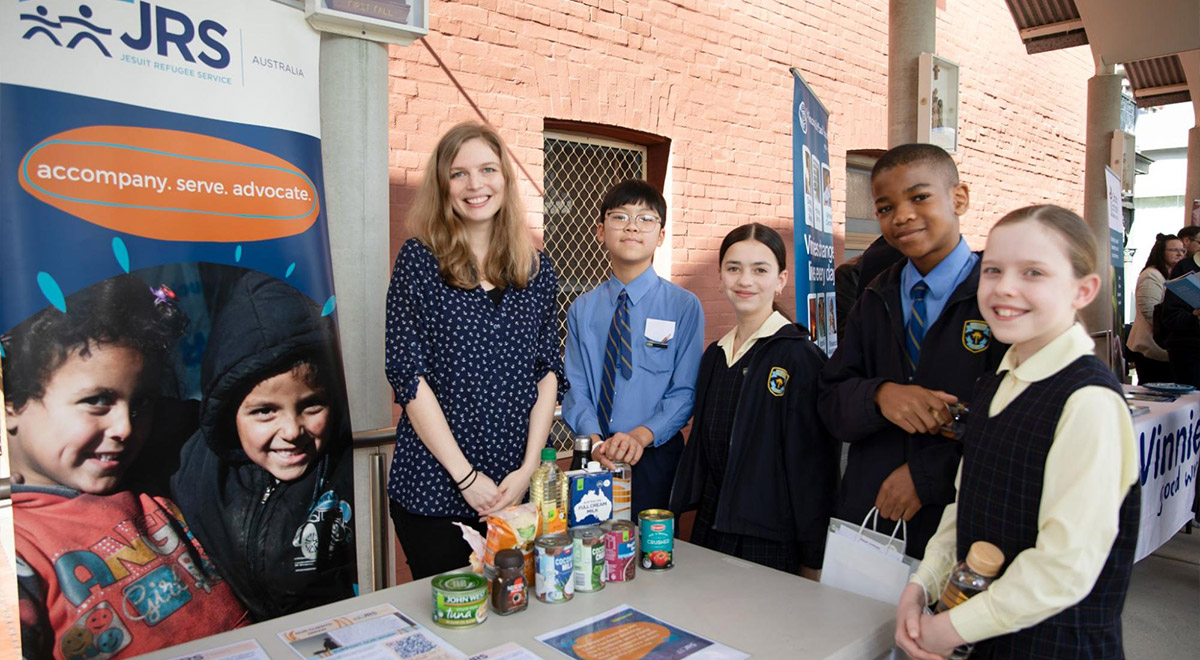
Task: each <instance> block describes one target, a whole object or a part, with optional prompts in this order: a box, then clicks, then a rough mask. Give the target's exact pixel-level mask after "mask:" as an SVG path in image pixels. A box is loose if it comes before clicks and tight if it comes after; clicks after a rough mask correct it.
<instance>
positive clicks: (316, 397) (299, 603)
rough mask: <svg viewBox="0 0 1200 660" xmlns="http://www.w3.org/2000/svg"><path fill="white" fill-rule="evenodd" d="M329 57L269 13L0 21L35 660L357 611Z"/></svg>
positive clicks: (0, 90) (0, 282) (12, 335)
mask: <svg viewBox="0 0 1200 660" xmlns="http://www.w3.org/2000/svg"><path fill="white" fill-rule="evenodd" d="M319 47H320V40H319V35H318V34H317V33H316V32H314V31H313V30H312V29H311V28H310V27H309V25H308V24H307V23H306V22H305V20H304V16H303V13H302V12H299V11H297V10H295V9H294V8H289V7H286V6H284V5H281V4H279V3H276V2H272V1H270V0H254V1H247V0H205V1H203V2H202V1H199V0H191V1H188V0H155V1H153V2H150V1H146V0H136V1H135V0H86V1H85V2H80V1H79V0H0V49H2V50H0V226H2V227H3V238H2V239H0V273H2V275H0V349H2V351H0V352H2V353H3V354H4V355H3V357H4V386H5V398H6V413H7V420H6V428H7V430H8V438H9V445H10V446H9V452H8V456H6V458H7V459H8V460H9V462H10V468H11V469H12V470H13V471H15V472H19V473H22V474H23V475H24V476H25V477H26V486H25V487H18V488H17V489H15V490H14V494H13V503H14V521H15V526H16V533H17V541H16V545H17V550H18V554H19V555H20V562H19V565H18V578H19V581H20V586H21V597H22V598H23V599H24V600H23V602H22V625H23V631H22V635H23V640H24V642H25V644H26V645H29V644H34V645H35V646H33V647H32V648H29V647H28V646H27V648H26V654H27V655H35V656H38V657H42V654H43V653H46V654H48V653H49V652H50V651H51V649H52V650H53V653H54V655H55V656H56V657H65V658H75V657H79V658H83V657H87V658H93V659H101V660H102V659H104V658H110V657H117V656H122V657H124V656H132V655H136V654H137V653H141V652H144V651H148V650H152V649H154V648H159V647H164V646H170V645H173V644H176V643H180V642H183V641H187V640H188V639H191V638H195V637H200V636H204V635H208V634H213V633H215V632H220V631H221V629H223V628H228V627H230V626H232V625H236V624H237V623H238V622H241V621H246V620H251V619H257V620H261V619H264V618H271V617H273V616H276V615H279V614H283V613H286V612H287V611H294V610H297V609H304V608H307V607H311V606H314V605H316V604H320V603H323V602H329V601H331V600H336V599H338V598H341V597H345V596H350V595H353V590H354V582H355V581H356V580H355V578H354V575H355V571H354V565H353V562H354V539H353V538H352V531H351V530H352V529H353V522H352V520H351V519H352V513H353V512H352V503H353V497H352V490H351V488H352V475H351V474H350V470H351V466H352V461H351V457H350V450H351V447H350V433H349V429H350V428H351V427H350V423H349V420H348V419H347V417H348V411H347V409H346V405H345V391H344V379H343V374H342V366H341V357H340V354H339V348H338V342H337V331H336V325H335V319H336V315H335V314H334V310H335V307H336V299H335V297H334V290H333V281H332V268H331V263H330V253H329V238H328V230H327V227H326V222H325V213H324V208H323V204H322V201H323V198H324V195H323V182H322V172H321V143H320V121H319V116H318V107H319V104H318V101H319V98H318V94H319V87H318V78H317V74H318V57H319ZM163 285H165V286H163ZM164 351H165V354H164ZM68 388H75V389H71V390H70V391H69V394H70V395H71V396H72V397H74V398H71V399H67V400H64V401H60V400H59V398H58V395H59V394H62V393H63V392H64V391H67V390H68ZM56 406H61V407H60V408H59V409H56V408H55V407H56ZM68 421H71V424H68V423H67V422H68ZM56 423H57V426H56V425H55V424H56ZM217 466H220V467H219V468H218V467H217ZM231 475H237V477H236V478H234V477H233V476H231ZM239 489H240V490H239ZM218 501H219V502H220V503H221V504H220V505H219V506H218V505H216V504H215V503H216V502H218ZM253 505H258V509H255V506H253ZM268 510H269V511H270V515H266V514H262V515H260V514H259V513H255V511H259V512H260V513H261V512H264V511H268ZM67 521H69V522H70V524H63V523H64V522H67ZM243 532H244V535H243ZM193 537H194V538H193ZM235 537H236V538H235ZM247 539H250V540H247ZM200 546H202V548H201V547H200ZM218 568H219V569H220V570H219V573H218V571H217V570H215V569H218ZM27 605H29V607H28V608H27V607H26V606H27ZM243 606H244V607H245V609H243ZM247 610H248V611H249V612H250V616H249V617H246V615H245V612H246V611H247ZM27 612H28V613H30V615H29V616H28V617H26V616H25V615H26V613H27Z"/></svg>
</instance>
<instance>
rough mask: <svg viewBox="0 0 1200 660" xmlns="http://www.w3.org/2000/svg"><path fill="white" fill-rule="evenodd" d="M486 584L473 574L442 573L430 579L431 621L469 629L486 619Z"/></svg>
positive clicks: (480, 576)
mask: <svg viewBox="0 0 1200 660" xmlns="http://www.w3.org/2000/svg"><path fill="white" fill-rule="evenodd" d="M487 590H488V583H487V580H486V579H484V577H483V576H482V575H476V574H474V573H445V574H443V575H438V576H437V577H435V578H433V622H434V623H436V624H438V625H439V626H445V627H447V628H472V627H474V626H477V625H479V624H481V623H483V622H484V621H486V620H487V613H488V609H487V599H488V594H487Z"/></svg>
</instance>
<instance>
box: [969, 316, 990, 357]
mask: <svg viewBox="0 0 1200 660" xmlns="http://www.w3.org/2000/svg"><path fill="white" fill-rule="evenodd" d="M962 342H963V348H965V349H967V350H968V351H970V352H972V353H982V352H983V351H985V350H987V347H988V346H989V345H991V343H992V328H991V327H990V326H988V324H987V321H979V320H975V321H966V322H964V323H963V337H962Z"/></svg>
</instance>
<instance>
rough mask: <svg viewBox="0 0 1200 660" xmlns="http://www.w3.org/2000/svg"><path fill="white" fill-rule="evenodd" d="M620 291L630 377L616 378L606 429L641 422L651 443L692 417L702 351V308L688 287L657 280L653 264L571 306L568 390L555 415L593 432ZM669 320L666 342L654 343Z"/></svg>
mask: <svg viewBox="0 0 1200 660" xmlns="http://www.w3.org/2000/svg"><path fill="white" fill-rule="evenodd" d="M622 289H624V290H625V292H626V293H627V294H628V295H629V329H630V334H631V339H632V342H631V344H632V349H633V350H632V356H631V357H632V358H633V375H632V376H631V377H630V378H629V379H628V380H626V379H624V378H622V377H621V376H620V375H618V376H617V380H616V383H615V392H614V393H613V412H612V420H611V421H610V423H609V430H610V431H612V432H613V433H617V432H629V431H631V430H633V429H634V428H636V427H638V426H645V427H646V428H648V429H650V430H651V431H652V432H653V433H654V446H655V447H657V446H659V445H661V444H663V443H665V442H666V441H668V440H670V439H671V438H672V437H673V436H674V435H675V434H676V433H678V432H679V430H680V429H682V428H683V427H684V425H685V424H687V421H688V419H689V418H691V416H692V404H693V403H694V402H695V399H696V376H697V374H698V373H699V371H700V355H701V354H702V353H703V352H704V310H703V309H702V308H701V307H700V300H699V299H698V298H696V296H695V295H694V294H693V293H692V292H690V291H688V290H686V289H684V288H682V287H679V286H676V285H674V284H672V283H670V282H668V281H667V280H664V279H662V278H661V277H659V276H658V274H657V273H655V272H654V268H653V267H650V268H647V269H646V272H644V273H642V274H641V275H639V276H637V277H636V278H635V279H634V280H633V281H632V282H630V283H629V284H623V283H622V282H621V281H620V280H618V279H617V278H616V277H611V278H609V279H608V281H606V282H605V283H603V284H601V285H600V286H598V287H596V288H595V289H593V290H591V291H589V292H587V293H585V294H583V295H582V296H580V297H579V298H578V299H577V300H576V301H575V302H574V304H572V305H571V309H570V310H569V311H568V312H567V350H566V363H565V365H564V366H565V370H566V375H567V382H569V383H570V384H571V389H570V390H568V391H567V395H566V397H564V398H563V404H562V410H563V421H565V422H566V423H567V425H568V426H570V427H571V430H573V431H574V432H575V433H576V434H578V435H592V434H599V433H600V421H599V419H597V416H596V414H597V413H596V408H597V405H596V404H597V401H599V399H600V379H601V378H602V375H603V373H604V348H605V345H606V344H607V343H608V328H609V325H610V324H612V318H613V313H614V312H615V311H616V309H617V296H618V295H620V293H621V290H622ZM648 321H650V324H649V325H648V324H647V322H648ZM663 322H666V323H663ZM671 323H673V324H674V328H673V329H671V330H670V333H669V336H668V337H667V338H666V341H656V340H660V339H662V338H663V337H662V336H661V335H662V334H663V328H665V327H667V324H671ZM663 344H665V346H664V345H663Z"/></svg>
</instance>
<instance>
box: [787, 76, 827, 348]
mask: <svg viewBox="0 0 1200 660" xmlns="http://www.w3.org/2000/svg"><path fill="white" fill-rule="evenodd" d="M792 75H793V76H795V93H794V95H793V99H792V168H793V169H792V208H793V213H794V220H793V236H794V240H795V249H794V251H793V254H795V255H796V269H795V271H794V272H795V275H794V276H793V277H794V278H795V281H796V320H797V321H799V322H801V323H803V324H804V325H805V326H806V327H808V329H809V332H810V333H811V335H812V338H813V341H815V342H816V343H817V345H818V346H820V347H821V349H822V350H824V351H825V354H826V355H833V352H834V351H835V350H837V318H836V315H837V311H836V310H837V305H835V304H834V288H833V284H834V283H833V199H832V198H833V193H832V189H831V187H832V185H831V184H832V183H833V180H832V177H831V173H830V169H829V135H828V131H829V111H828V110H826V109H825V106H824V105H822V104H821V101H820V100H818V99H817V95H816V94H814V93H813V91H812V89H811V88H810V87H809V86H808V84H807V83H805V82H804V78H802V77H801V76H800V72H799V71H797V70H796V69H792Z"/></svg>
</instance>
